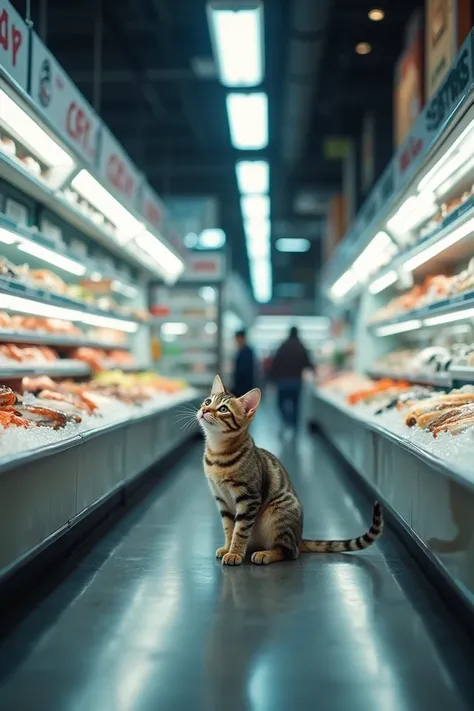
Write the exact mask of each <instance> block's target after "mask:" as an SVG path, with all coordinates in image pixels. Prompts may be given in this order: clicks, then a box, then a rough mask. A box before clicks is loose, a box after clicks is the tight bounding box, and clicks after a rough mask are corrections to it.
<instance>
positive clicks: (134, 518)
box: [0, 413, 474, 711]
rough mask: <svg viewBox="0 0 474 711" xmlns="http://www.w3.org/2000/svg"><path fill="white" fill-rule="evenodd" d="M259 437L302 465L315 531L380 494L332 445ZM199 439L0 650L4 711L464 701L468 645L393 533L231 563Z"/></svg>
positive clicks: (266, 429) (469, 689)
mask: <svg viewBox="0 0 474 711" xmlns="http://www.w3.org/2000/svg"><path fill="white" fill-rule="evenodd" d="M275 424H276V423H275V422H274V420H272V419H271V417H270V416H269V415H265V413H263V414H262V417H261V419H260V422H259V425H258V427H257V438H258V441H259V442H260V443H261V444H266V446H269V447H271V448H272V449H274V451H276V452H278V453H279V454H280V455H281V456H282V458H283V459H284V461H285V463H286V464H287V466H288V467H289V468H290V469H291V471H292V472H293V476H294V479H295V481H296V483H297V487H298V489H299V491H300V493H301V495H302V499H303V501H304V503H305V507H306V525H305V530H306V533H307V534H308V535H311V536H315V537H319V536H320V537H325V536H346V535H347V536H351V535H353V534H354V533H359V532H361V531H362V530H363V529H364V526H365V525H366V524H367V522H368V516H369V512H370V507H369V506H368V505H367V503H366V502H364V501H363V500H362V501H361V500H360V499H359V497H358V494H357V493H356V492H354V491H353V490H352V489H351V488H349V487H348V484H347V482H346V481H345V479H344V478H343V477H342V475H341V474H340V472H339V470H338V467H337V465H336V464H335V462H334V460H332V458H331V457H330V455H328V451H327V450H326V448H325V445H324V444H323V443H322V442H321V441H319V440H317V439H314V438H310V437H309V436H302V437H301V438H300V440H299V441H298V442H297V443H296V444H294V445H291V444H286V445H283V444H281V443H280V442H278V440H277V439H276V426H275ZM200 449H201V448H200V446H199V445H196V447H195V448H194V449H193V451H192V452H191V453H190V454H189V455H188V456H187V457H186V458H185V459H184V461H183V462H182V463H181V464H180V465H178V466H177V467H176V468H175V470H174V471H172V472H171V473H170V475H169V476H167V477H166V479H165V480H164V481H163V482H162V484H161V485H160V486H159V488H158V489H157V490H156V491H154V492H153V493H152V495H150V496H149V498H148V499H147V500H146V501H144V502H143V503H142V504H141V505H140V506H139V507H138V508H137V509H136V510H134V511H132V512H130V514H129V515H128V516H127V517H126V518H125V519H124V520H122V521H121V522H120V523H119V525H117V526H116V527H115V528H114V529H113V530H112V531H111V532H110V533H109V534H108V535H106V537H105V538H103V539H102V540H101V541H100V543H99V544H98V545H96V547H95V548H94V549H93V550H92V551H91V552H90V553H89V554H88V555H87V556H86V557H85V558H83V559H82V561H81V562H80V564H79V566H78V567H77V568H76V569H75V570H74V571H73V572H72V573H71V574H70V575H69V576H68V577H67V578H66V579H65V580H64V581H63V582H62V583H61V585H60V586H59V587H58V588H57V589H56V590H55V591H54V592H53V593H52V594H51V595H50V596H49V597H48V598H47V599H46V600H44V601H43V602H42V603H41V604H40V605H39V606H38V608H37V609H35V610H34V611H33V612H32V614H31V615H30V616H29V617H28V619H26V620H25V621H24V623H23V624H22V625H21V626H20V628H19V629H18V630H17V631H16V633H15V634H14V635H13V636H12V637H11V638H10V639H9V640H8V643H7V644H4V645H3V647H2V648H1V650H0V673H1V675H2V678H1V684H2V686H1V689H0V708H1V709H2V710H4V711H32V710H33V709H38V710H40V711H46V710H47V711H158V710H159V711H168V710H169V711H174V710H176V711H201V710H202V711H204V710H208V711H224V710H225V711H245V710H246V709H249V710H250V709H252V710H255V711H306V710H308V711H309V710H311V711H315V710H316V709H320V710H321V711H359V709H360V711H381V709H383V711H437V710H438V709H443V711H446V710H447V709H449V711H461V710H462V711H467V710H468V709H472V708H474V703H473V698H474V694H473V684H474V682H473V680H472V674H471V670H472V656H471V658H468V655H469V654H470V653H471V654H472V652H470V651H468V650H467V649H466V648H465V647H464V645H463V643H462V641H461V640H460V638H459V634H458V633H457V631H456V628H455V626H453V625H452V624H451V623H450V620H449V618H447V616H446V614H445V611H444V609H443V608H442V607H441V606H440V604H439V601H438V599H437V597H436V596H435V595H434V594H433V592H432V591H431V589H430V587H429V586H428V584H427V583H426V582H425V581H424V579H423V578H422V577H421V576H420V575H419V573H418V571H417V569H416V567H414V565H413V564H412V562H411V560H410V558H409V557H408V556H407V554H406V553H405V551H404V550H403V549H402V548H401V547H400V546H399V545H398V543H397V541H396V540H395V539H394V537H393V536H392V535H391V534H390V532H387V533H386V535H385V538H384V540H383V542H381V543H380V545H379V546H377V547H376V548H373V549H371V550H368V551H366V552H364V553H363V554H359V555H345V556H332V557H326V556H316V555H315V556H304V557H303V558H302V559H301V560H300V561H297V562H295V563H286V564H278V565H273V566H269V567H267V568H258V567H254V566H250V565H246V566H244V567H241V568H228V569H223V568H222V567H221V566H220V565H219V563H217V562H216V561H215V560H214V551H215V549H216V547H217V546H218V545H220V543H221V532H220V522H219V520H218V517H217V515H216V512H215V509H214V503H213V501H212V498H211V496H210V494H209V492H208V490H207V486H206V484H205V481H204V478H203V474H202V471H201V464H200V457H201V451H200Z"/></svg>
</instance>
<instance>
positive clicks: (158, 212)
mask: <svg viewBox="0 0 474 711" xmlns="http://www.w3.org/2000/svg"><path fill="white" fill-rule="evenodd" d="M138 212H139V213H140V215H141V216H142V217H144V218H145V220H147V221H148V222H149V223H150V225H152V227H155V228H156V229H157V230H159V229H160V228H161V227H162V223H163V218H164V216H165V212H166V209H165V206H164V205H163V203H162V202H161V200H160V198H159V197H158V195H157V194H156V193H155V191H154V190H152V188H151V187H150V186H149V185H148V183H146V182H143V183H142V186H141V190H140V200H139V206H138Z"/></svg>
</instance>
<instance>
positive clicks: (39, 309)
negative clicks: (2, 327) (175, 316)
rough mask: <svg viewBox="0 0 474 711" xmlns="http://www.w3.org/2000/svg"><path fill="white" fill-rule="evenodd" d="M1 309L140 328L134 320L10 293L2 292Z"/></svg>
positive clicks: (124, 328)
mask: <svg viewBox="0 0 474 711" xmlns="http://www.w3.org/2000/svg"><path fill="white" fill-rule="evenodd" d="M0 309H4V310H5V311H16V312H18V313H22V314H31V315H32V316H43V317H44V318H57V319H60V320H66V321H76V322H79V323H85V324H89V325H92V326H100V327H103V328H113V329H114V330H116V331H125V332H127V333H134V332H135V331H136V330H137V329H138V324H137V323H134V322H133V321H124V320H122V319H118V318H113V317H111V316H98V315H95V314H88V313H85V312H82V311H77V310H76V309H69V308H65V307H62V306H53V305H51V304H42V303H40V302H38V301H32V300H31V299H24V298H23V297H21V296H10V295H9V294H0Z"/></svg>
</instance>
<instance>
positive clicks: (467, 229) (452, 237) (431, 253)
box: [403, 218, 474, 272]
mask: <svg viewBox="0 0 474 711" xmlns="http://www.w3.org/2000/svg"><path fill="white" fill-rule="evenodd" d="M473 232H474V218H472V219H470V220H468V222H465V223H464V225H461V226H460V227H458V228H457V229H455V230H453V232H451V233H450V234H449V235H446V237H442V238H441V239H439V240H438V241H437V242H435V243H434V244H432V245H430V246H429V247H427V248H426V249H424V250H423V251H421V252H419V253H418V254H415V255H414V256H413V257H410V259H407V261H406V262H404V264H403V267H404V269H406V270H407V271H409V272H412V271H413V270H414V269H417V267H419V266H421V265H422V264H425V262H428V261H429V260H430V259H432V258H433V257H436V255H438V254H440V253H441V252H444V250H445V249H448V247H451V246H452V245H453V244H456V242H459V241H460V240H461V239H464V237H467V236H468V235H471V234H472V233H473Z"/></svg>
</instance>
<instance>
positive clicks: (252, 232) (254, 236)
mask: <svg viewBox="0 0 474 711" xmlns="http://www.w3.org/2000/svg"><path fill="white" fill-rule="evenodd" d="M244 232H245V235H246V237H247V240H248V241H250V242H261V241H264V242H266V241H269V240H270V232H271V225H270V220H269V219H268V218H263V219H260V218H259V219H255V218H253V219H251V220H245V221H244Z"/></svg>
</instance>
